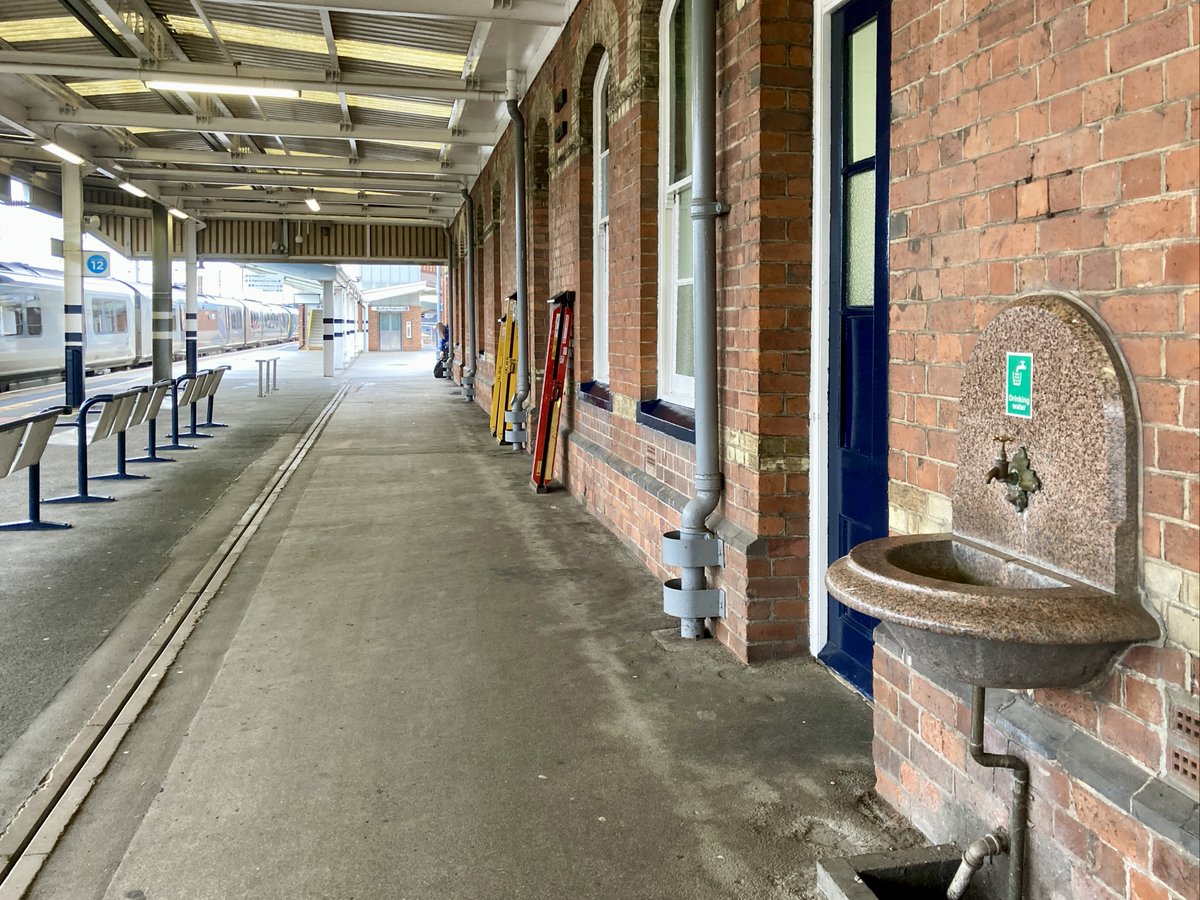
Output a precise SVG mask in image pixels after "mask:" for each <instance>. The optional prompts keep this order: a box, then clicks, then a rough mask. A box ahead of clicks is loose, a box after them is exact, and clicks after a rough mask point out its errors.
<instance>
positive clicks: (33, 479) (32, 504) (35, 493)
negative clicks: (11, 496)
mask: <svg viewBox="0 0 1200 900" xmlns="http://www.w3.org/2000/svg"><path fill="white" fill-rule="evenodd" d="M70 527H71V526H70V525H68V524H67V523H66V522H43V521H42V467H41V465H40V464H39V463H35V464H33V465H32V466H30V467H29V519H28V520H27V521H25V522H5V523H4V524H2V525H0V531H52V530H58V529H62V528H70Z"/></svg>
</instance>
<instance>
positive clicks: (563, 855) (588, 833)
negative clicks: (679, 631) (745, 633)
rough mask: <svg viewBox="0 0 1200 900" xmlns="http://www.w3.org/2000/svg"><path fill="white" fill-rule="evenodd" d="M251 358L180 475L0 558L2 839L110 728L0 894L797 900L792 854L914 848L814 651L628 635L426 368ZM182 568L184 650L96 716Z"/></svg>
mask: <svg viewBox="0 0 1200 900" xmlns="http://www.w3.org/2000/svg"><path fill="white" fill-rule="evenodd" d="M280 355H281V362H280V375H279V381H280V390H279V392H278V393H275V394H271V395H270V396H269V397H266V398H259V397H257V396H256V395H255V370H254V368H253V362H252V358H253V354H247V355H245V357H244V358H243V359H242V360H241V361H237V359H236V358H235V361H234V369H233V370H232V371H231V372H230V373H229V375H228V376H227V379H226V383H225V385H224V386H223V387H222V394H221V395H220V397H219V399H218V404H217V409H218V419H220V420H222V421H225V422H227V423H229V425H230V426H231V427H229V428H227V429H224V430H222V431H221V433H220V434H218V436H217V437H215V438H214V439H212V440H209V441H205V442H204V445H203V446H201V447H199V448H198V449H197V450H194V451H189V453H188V456H187V458H186V459H181V461H180V463H178V464H177V465H173V466H155V467H152V468H153V469H155V471H153V472H151V473H149V474H151V475H153V476H154V477H153V478H152V480H148V481H143V482H136V483H129V484H122V485H120V486H119V487H118V488H114V489H113V492H114V493H118V494H119V495H120V498H119V502H117V503H113V504H102V505H101V504H98V505H95V506H90V507H87V508H79V509H77V510H76V509H72V510H70V511H69V512H68V511H67V509H65V508H55V507H48V508H47V512H48V514H47V517H51V516H50V512H51V511H52V512H53V515H54V516H59V515H62V516H68V517H70V518H71V519H72V520H73V522H74V524H75V527H74V528H73V529H71V530H70V531H66V532H60V533H53V534H22V535H2V536H0V540H3V547H4V554H5V558H6V560H7V561H8V562H7V564H6V569H7V568H8V567H10V566H11V567H12V571H13V573H14V577H13V578H12V579H10V578H9V577H8V575H7V573H6V579H5V581H6V583H5V592H4V594H5V597H4V606H5V607H8V609H7V610H6V611H5V612H4V616H5V620H6V623H8V622H11V623H19V622H22V621H24V622H26V624H25V625H23V626H21V627H16V625H15V624H14V625H13V627H12V628H10V627H8V625H7V624H6V627H5V628H4V629H0V634H2V635H3V638H0V639H2V640H3V641H4V642H5V645H6V646H5V647H4V648H3V649H4V653H2V654H0V659H2V660H5V661H4V662H3V663H2V665H3V666H4V667H5V673H4V674H5V683H6V684H13V683H16V682H15V681H12V680H10V679H16V678H24V679H26V681H27V682H28V690H18V691H12V690H5V692H4V695H5V704H6V707H7V704H9V703H10V701H11V700H12V698H13V697H14V696H25V697H26V698H27V699H26V701H25V703H26V706H27V707H28V708H20V709H8V708H6V709H5V712H4V727H5V729H6V731H5V732H4V738H5V743H4V744H3V751H4V752H3V757H2V758H0V776H2V777H0V784H2V785H4V787H3V795H2V796H0V812H2V813H3V818H4V821H8V819H9V818H11V817H12V816H13V815H14V814H15V813H16V812H17V810H18V809H19V808H20V807H21V805H22V804H23V803H24V802H25V800H26V798H27V796H28V794H29V791H30V790H32V789H33V788H34V787H35V786H36V785H38V784H39V782H42V781H44V782H45V783H54V782H55V781H56V779H59V780H61V778H62V772H61V771H60V767H62V766H63V763H62V762H61V761H60V763H59V766H57V767H55V766H53V763H54V759H56V758H57V756H58V754H60V753H61V752H62V750H63V748H64V747H66V746H67V745H68V744H69V743H70V741H71V740H72V738H73V737H74V736H75V735H76V733H77V732H80V731H86V730H87V729H88V728H93V729H99V728H101V727H105V728H108V729H109V730H108V734H109V735H110V737H111V740H108V741H107V744H108V746H107V747H106V746H105V745H106V741H101V742H100V745H101V751H98V752H101V753H102V755H104V754H107V757H106V759H104V760H102V761H101V764H100V765H99V767H98V768H97V769H96V771H91V770H89V769H88V768H87V765H86V764H85V766H84V768H83V769H81V774H80V775H79V776H77V779H76V782H77V784H76V785H73V786H72V787H71V789H70V790H68V791H67V792H66V796H65V797H64V799H63V800H62V801H61V802H60V803H59V804H58V805H56V806H55V808H53V809H51V810H49V811H48V812H47V814H46V816H45V817H44V818H45V824H44V825H42V827H41V830H40V831H39V832H38V833H37V834H36V836H34V837H33V838H32V840H31V841H30V842H29V843H28V846H27V848H26V849H25V851H24V853H23V854H22V860H21V862H20V864H19V865H17V866H15V867H13V869H12V871H13V873H14V874H15V875H21V873H24V874H23V876H22V877H23V880H24V883H23V884H22V883H19V882H20V879H18V878H15V877H13V875H10V879H9V882H6V883H5V884H4V886H3V887H0V896H3V897H4V898H5V900H8V898H9V896H13V897H16V896H20V895H21V893H20V892H21V891H24V890H25V888H27V889H28V890H27V892H26V893H25V896H28V897H31V898H36V900H49V898H64V897H70V898H106V900H109V898H111V900H119V898H135V900H143V898H153V900H169V898H187V900H201V898H236V897H255V898H260V900H261V898H310V897H311V898H318V897H320V898H323V897H331V898H332V897H336V898H351V897H354V898H413V900H416V898H475V897H479V898H484V897H486V898H501V897H520V898H526V897H528V898H542V897H544V898H566V897H570V898H583V897H606V898H613V897H629V898H645V897H661V898H708V897H712V898H726V897H747V898H758V897H763V898H767V897H772V898H774V897H779V898H806V897H815V896H817V894H816V891H815V887H814V883H815V878H816V872H815V865H816V861H817V860H818V859H820V858H823V857H826V856H843V855H846V854H848V853H854V852H864V851H869V850H880V849H890V848H894V847H897V846H904V845H908V844H911V843H913V842H915V840H916V836H915V834H914V833H913V832H911V831H909V830H907V829H906V828H905V827H903V826H902V825H900V824H898V823H897V821H896V820H894V819H890V818H889V817H888V816H887V815H886V814H885V813H883V812H882V811H881V810H882V807H877V806H875V804H874V803H873V802H872V801H871V798H870V795H869V789H870V786H871V784H872V781H873V769H872V763H871V753H870V744H871V737H872V729H871V711H870V707H869V706H868V705H867V704H865V703H864V702H863V701H862V700H860V699H859V698H858V697H857V696H856V695H854V694H853V693H852V692H851V691H850V690H849V689H847V688H844V687H843V686H842V685H840V684H839V683H838V682H837V681H835V680H834V679H832V678H830V677H829V676H828V674H827V673H826V672H825V671H824V670H823V669H822V668H820V667H819V666H818V664H817V663H816V662H814V661H812V660H806V659H796V660H790V661H785V662H781V663H775V664H772V665H769V666H767V667H764V668H758V669H752V668H745V667H743V666H741V665H740V664H739V663H737V662H736V661H735V660H733V659H732V658H731V656H730V655H729V654H728V653H727V652H725V651H723V650H721V649H719V648H717V647H715V646H712V645H711V643H709V644H705V643H699V644H693V645H689V646H687V647H686V648H680V649H675V650H668V649H666V648H665V646H664V645H662V644H660V643H659V642H658V641H656V639H655V637H654V635H653V632H654V631H655V630H656V629H661V628H665V627H669V626H670V625H671V624H672V620H669V619H666V618H665V617H664V616H663V615H662V613H661V612H660V611H659V609H660V603H659V596H660V588H659V585H658V584H657V583H656V582H655V581H654V579H653V578H652V577H651V576H650V575H649V574H648V573H647V572H646V571H645V570H644V569H643V568H642V567H641V566H639V565H638V564H636V562H635V561H634V559H633V558H632V556H631V555H628V552H627V551H626V550H625V549H624V547H623V546H622V544H621V542H620V541H619V540H618V539H617V538H616V537H614V536H612V535H611V534H609V533H608V532H607V531H605V530H604V529H603V528H602V527H601V526H600V525H599V524H598V523H597V522H596V521H595V520H594V519H593V518H592V517H591V516H590V515H588V514H587V513H586V511H585V510H584V509H583V508H582V507H581V506H580V505H579V504H578V503H577V502H576V501H575V500H574V499H573V498H572V497H570V496H569V495H568V494H565V493H563V492H557V493H550V494H548V495H542V496H538V495H535V494H534V493H532V492H531V491H530V490H529V489H528V481H529V463H530V461H529V457H527V456H525V455H524V454H517V453H513V452H512V451H511V450H510V449H508V448H502V447H500V446H498V445H496V444H495V443H494V442H493V441H492V439H491V438H490V436H489V434H488V432H487V427H486V422H485V420H484V414H483V413H482V412H481V411H480V410H479V408H478V407H477V406H475V405H474V404H467V403H464V402H463V401H462V399H461V397H460V396H459V394H458V391H457V389H456V388H454V387H453V386H452V385H451V384H450V383H449V382H447V381H439V380H435V379H433V378H432V377H431V374H430V370H431V368H432V355H430V354H403V353H387V354H383V353H375V354H365V355H363V356H360V357H359V358H358V359H357V360H356V361H355V362H354V363H353V364H352V365H351V366H350V367H349V368H348V369H346V370H345V372H344V373H342V374H340V375H339V376H338V377H336V378H322V377H321V371H320V367H321V359H320V355H319V354H305V353H299V352H284V353H282V354H280ZM63 452H64V448H62V447H59V446H52V447H51V448H50V451H48V459H47V463H46V465H45V469H46V472H47V483H48V489H47V493H51V492H52V491H53V489H54V485H53V481H54V479H55V478H57V477H59V476H57V475H54V474H53V473H55V472H57V471H58V469H59V468H67V467H60V466H58V465H56V463H57V462H58V461H57V460H55V459H54V458H53V455H54V454H62V453H63ZM98 452H107V451H98ZM179 456H180V457H182V456H183V454H179ZM281 476H282V477H283V481H282V482H276V481H275V479H276V478H278V477H281ZM68 480H69V479H68ZM58 487H64V485H58ZM9 489H11V486H8V487H6V488H4V490H6V491H8V490H9ZM0 500H2V501H3V502H4V503H5V504H8V503H10V502H16V503H17V504H18V505H19V500H14V497H10V496H9V495H8V494H7V493H5V494H4V495H3V496H2V497H0ZM264 503H266V504H267V506H268V508H267V509H266V510H265V511H264V510H263V509H262V505H263V504H264ZM254 510H258V511H259V512H260V513H261V515H260V516H258V517H256V518H253V517H251V516H252V512H253V511H254ZM6 511H7V507H6ZM248 517H249V518H248ZM247 523H250V525H251V527H249V528H247V527H246V525H247ZM231 547H233V548H234V550H235V551H236V552H235V553H233V554H232V558H231V554H230V553H229V552H228V550H229V548H231ZM222 553H224V554H225V555H224V556H222ZM614 559H617V560H621V559H626V560H627V564H625V565H614V564H613V560H614ZM205 572H210V573H211V572H217V573H218V574H219V575H220V587H219V589H216V588H215V587H213V584H214V583H212V582H210V583H209V589H206V592H201V594H202V596H201V597H200V600H201V603H202V605H203V606H204V609H203V613H202V615H201V614H196V615H195V616H193V623H192V624H193V625H194V627H192V626H187V627H192V630H191V631H190V635H189V636H188V637H187V640H186V643H183V642H181V641H176V644H177V645H176V646H169V647H168V649H167V653H166V656H165V657H164V659H163V660H160V662H159V663H158V664H157V667H155V666H151V667H150V668H149V669H148V670H147V673H146V675H145V677H144V678H142V679H141V682H140V686H139V687H138V688H137V690H136V691H135V692H134V694H135V696H134V697H133V700H132V701H131V702H130V703H128V704H127V705H126V706H125V707H124V709H123V710H122V711H117V710H116V709H115V708H114V709H111V710H108V711H107V712H105V713H104V715H109V719H107V720H106V721H107V723H108V724H107V725H103V726H102V725H101V724H98V720H97V719H96V718H94V715H93V714H94V713H96V710H97V707H101V706H102V705H105V697H106V696H108V694H109V692H110V691H112V690H113V689H114V685H119V683H120V682H121V680H122V678H123V677H124V676H123V673H124V672H125V667H126V666H128V665H129V664H130V661H131V660H133V659H134V658H135V657H136V656H138V654H139V651H141V650H142V649H143V645H144V644H145V642H147V641H151V643H153V641H154V640H155V639H153V638H152V635H153V634H154V633H155V629H156V628H158V626H159V623H160V622H161V621H162V620H163V618H164V617H165V616H167V615H168V614H169V612H170V611H171V609H172V608H173V607H175V606H176V603H177V602H178V601H179V600H180V598H181V597H185V596H187V595H188V592H189V585H191V586H192V591H193V593H195V592H196V591H195V586H196V584H197V576H198V573H199V574H200V576H201V577H203V576H204V573H205ZM29 606H40V607H41V608H43V609H44V610H45V612H44V614H43V615H39V616H37V617H25V618H24V619H23V618H22V616H21V608H27V607H29ZM159 640H161V636H160V638H159ZM168 643H170V642H168ZM39 655H41V656H50V657H53V658H55V659H57V660H59V662H58V663H57V664H55V665H54V666H50V667H48V668H46V667H42V668H39V666H38V664H37V657H38V656H39ZM151 689H153V691H152V693H151ZM139 692H140V694H139ZM107 705H108V706H113V704H112V703H111V702H110V703H108V704H107ZM110 714H111V715H110ZM89 720H90V722H91V724H88V723H89ZM118 739H119V743H118ZM101 769H102V771H101ZM47 771H48V772H49V776H48V777H46V776H47ZM84 786H86V787H88V788H89V790H86V791H85V790H83V788H84Z"/></svg>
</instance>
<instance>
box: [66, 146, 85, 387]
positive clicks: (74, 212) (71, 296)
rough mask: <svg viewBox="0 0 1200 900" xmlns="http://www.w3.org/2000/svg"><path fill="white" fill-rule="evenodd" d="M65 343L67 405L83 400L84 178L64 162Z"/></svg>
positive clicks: (71, 164) (77, 169) (74, 167)
mask: <svg viewBox="0 0 1200 900" xmlns="http://www.w3.org/2000/svg"><path fill="white" fill-rule="evenodd" d="M62 213H63V345H64V350H65V383H64V391H65V395H64V396H65V400H66V405H67V406H69V407H71V408H72V409H78V408H79V407H80V406H81V405H82V404H83V400H84V369H83V178H82V174H81V173H80V171H79V166H78V165H76V164H74V163H68V162H65V163H63V164H62Z"/></svg>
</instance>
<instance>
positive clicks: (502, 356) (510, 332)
mask: <svg viewBox="0 0 1200 900" xmlns="http://www.w3.org/2000/svg"><path fill="white" fill-rule="evenodd" d="M516 312H517V295H516V294H513V295H511V296H510V297H509V298H508V300H506V301H505V304H504V315H502V316H501V317H500V322H499V325H500V327H499V329H498V331H497V335H496V380H495V381H494V382H493V383H492V419H491V425H492V437H494V438H495V439H496V440H497V441H498V442H499V443H501V444H503V443H506V442H507V441H506V438H507V431H508V428H507V426H506V425H505V422H504V411H505V410H506V409H508V406H509V404H510V403H511V402H512V398H513V394H514V393H516V389H517V321H516V319H517V317H516Z"/></svg>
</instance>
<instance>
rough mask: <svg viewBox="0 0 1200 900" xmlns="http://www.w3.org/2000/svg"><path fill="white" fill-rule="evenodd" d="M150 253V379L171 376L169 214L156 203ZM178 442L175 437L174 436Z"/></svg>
mask: <svg viewBox="0 0 1200 900" xmlns="http://www.w3.org/2000/svg"><path fill="white" fill-rule="evenodd" d="M150 224H151V237H152V240H151V247H152V253H153V260H154V265H153V275H152V276H151V278H152V281H153V298H154V299H153V302H152V308H153V310H154V313H153V316H154V341H153V348H154V367H153V370H152V371H153V379H154V380H155V381H163V380H164V379H168V378H170V377H171V363H172V361H173V360H172V355H171V331H172V328H171V217H170V216H169V215H167V211H166V209H164V208H163V207H162V206H160V205H158V204H157V203H156V204H155V205H154V206H153V207H151V209H150ZM176 442H178V437H177V438H176Z"/></svg>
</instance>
